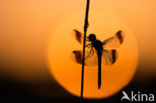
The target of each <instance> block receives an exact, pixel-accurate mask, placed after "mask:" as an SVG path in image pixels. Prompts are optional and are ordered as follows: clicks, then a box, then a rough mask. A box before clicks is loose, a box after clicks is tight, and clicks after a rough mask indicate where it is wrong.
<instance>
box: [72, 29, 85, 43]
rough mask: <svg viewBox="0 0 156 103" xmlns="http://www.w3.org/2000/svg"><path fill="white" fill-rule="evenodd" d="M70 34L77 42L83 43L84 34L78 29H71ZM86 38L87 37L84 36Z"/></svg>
mask: <svg viewBox="0 0 156 103" xmlns="http://www.w3.org/2000/svg"><path fill="white" fill-rule="evenodd" d="M72 34H73V36H74V38H75V39H76V41H77V42H79V43H80V44H83V39H84V34H82V33H81V32H80V31H78V30H76V29H73V31H72ZM86 40H88V37H86Z"/></svg>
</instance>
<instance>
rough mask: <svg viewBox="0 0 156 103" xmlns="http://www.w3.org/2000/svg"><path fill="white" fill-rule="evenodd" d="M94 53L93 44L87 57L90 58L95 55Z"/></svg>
mask: <svg viewBox="0 0 156 103" xmlns="http://www.w3.org/2000/svg"><path fill="white" fill-rule="evenodd" d="M93 54H94V50H93V46H91V49H90V52H89V54H88V55H87V56H86V59H87V58H89V57H91V56H93Z"/></svg>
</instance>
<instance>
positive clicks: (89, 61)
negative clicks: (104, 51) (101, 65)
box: [71, 50, 98, 66]
mask: <svg viewBox="0 0 156 103" xmlns="http://www.w3.org/2000/svg"><path fill="white" fill-rule="evenodd" d="M82 56H83V52H82V51H80V50H74V51H73V52H72V53H71V59H72V61H74V62H76V63H78V64H82ZM85 56H86V58H85V65H86V66H96V65H98V59H97V54H96V53H94V54H93V55H92V54H91V53H90V51H88V50H86V51H85Z"/></svg>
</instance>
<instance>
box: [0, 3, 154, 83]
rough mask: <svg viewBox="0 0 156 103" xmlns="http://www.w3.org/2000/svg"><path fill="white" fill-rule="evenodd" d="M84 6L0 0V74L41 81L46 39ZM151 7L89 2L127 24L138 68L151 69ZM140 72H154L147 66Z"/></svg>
mask: <svg viewBox="0 0 156 103" xmlns="http://www.w3.org/2000/svg"><path fill="white" fill-rule="evenodd" d="M85 3H86V2H85V0H84V1H83V0H1V1H0V15H1V16H0V61H1V65H3V66H4V67H8V69H3V68H2V69H1V70H0V75H9V76H10V77H11V78H16V79H19V80H21V81H22V80H27V79H28V80H33V79H34V80H39V79H40V80H41V79H45V78H46V74H45V71H46V70H44V69H43V68H42V67H45V62H46V60H45V51H46V48H47V45H48V41H49V40H50V39H49V37H51V35H52V32H53V30H55V29H56V26H57V25H58V24H60V23H61V22H62V21H63V20H65V19H66V18H67V17H70V16H71V15H73V14H74V13H76V12H84V9H85ZM155 5H156V1H155V0H109V1H106V0H98V1H97V0H96V1H95V0H91V8H90V9H91V10H96V11H100V12H102V11H107V12H110V13H112V14H114V15H116V16H117V17H119V18H120V19H121V20H122V21H123V22H124V23H125V24H126V25H128V27H129V28H130V29H131V31H132V32H133V33H134V34H135V36H136V39H137V41H138V46H139V53H140V60H139V65H141V67H145V66H147V65H148V66H153V67H154V68H155V67H156V66H155V65H154V63H155V61H156V55H155V52H156V46H154V44H155V41H156V36H155V35H156V30H155V27H156V19H155V18H156V6H155ZM91 13H93V12H91ZM82 23H83V21H82ZM8 64H9V65H8ZM10 67H11V68H10ZM12 68H14V69H12ZM36 71H37V72H36ZM140 71H143V72H141V74H142V73H143V74H144V73H147V71H152V72H151V73H156V70H151V68H150V67H148V70H145V69H144V68H141V69H140ZM153 71H155V72H153ZM34 72H36V73H35V74H34ZM28 75H29V76H28ZM19 77H21V78H19ZM32 77H33V79H32Z"/></svg>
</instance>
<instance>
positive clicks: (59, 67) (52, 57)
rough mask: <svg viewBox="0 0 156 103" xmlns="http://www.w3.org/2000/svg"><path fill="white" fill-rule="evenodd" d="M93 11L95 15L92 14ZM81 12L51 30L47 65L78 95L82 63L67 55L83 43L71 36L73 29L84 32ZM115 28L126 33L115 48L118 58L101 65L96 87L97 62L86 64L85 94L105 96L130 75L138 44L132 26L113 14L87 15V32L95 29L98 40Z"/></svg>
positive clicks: (121, 86)
mask: <svg viewBox="0 0 156 103" xmlns="http://www.w3.org/2000/svg"><path fill="white" fill-rule="evenodd" d="M93 12H94V15H93ZM83 19H84V15H83V14H82V13H78V14H75V15H73V16H70V17H69V18H66V19H64V21H62V22H61V23H60V24H59V25H58V26H57V27H56V29H55V31H54V32H53V33H52V39H51V41H50V42H49V47H48V54H47V57H48V64H49V69H50V71H51V73H52V75H53V76H54V78H55V80H56V81H57V82H58V83H59V84H60V85H61V86H62V87H63V88H65V89H66V90H67V91H69V92H70V93H72V94H74V95H76V96H80V89H81V88H80V86H81V65H80V64H76V63H75V62H73V61H72V59H71V58H70V54H71V52H72V51H73V50H82V46H81V45H80V44H78V43H77V42H76V40H75V39H74V37H73V36H72V30H73V29H77V30H79V31H81V32H83ZM118 30H122V31H123V32H124V34H125V40H124V43H123V44H122V45H121V46H120V47H119V48H117V51H118V55H119V57H118V59H117V61H116V63H115V64H113V65H112V66H105V65H104V64H103V65H102V85H101V89H100V90H99V89H98V88H97V87H98V86H97V85H98V84H97V77H98V76H97V72H98V71H97V66H85V72H84V97H85V98H105V97H108V96H111V95H113V94H115V93H117V92H118V91H119V90H121V89H122V88H123V87H124V86H126V85H127V84H128V83H129V82H130V80H131V79H132V77H133V75H134V73H135V70H136V66H137V61H138V48H137V44H136V40H135V37H134V36H133V33H132V32H131V30H130V29H129V28H128V27H127V25H125V23H123V22H122V21H121V20H120V19H118V18H117V17H116V16H114V15H112V14H109V13H106V12H105V13H104V12H103V13H100V12H95V11H92V10H91V12H90V17H89V28H88V33H87V35H88V34H90V33H95V34H96V36H97V38H98V39H99V40H101V41H104V40H105V39H107V38H109V37H111V36H113V35H114V34H115V33H116V32H117V31H118Z"/></svg>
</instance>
